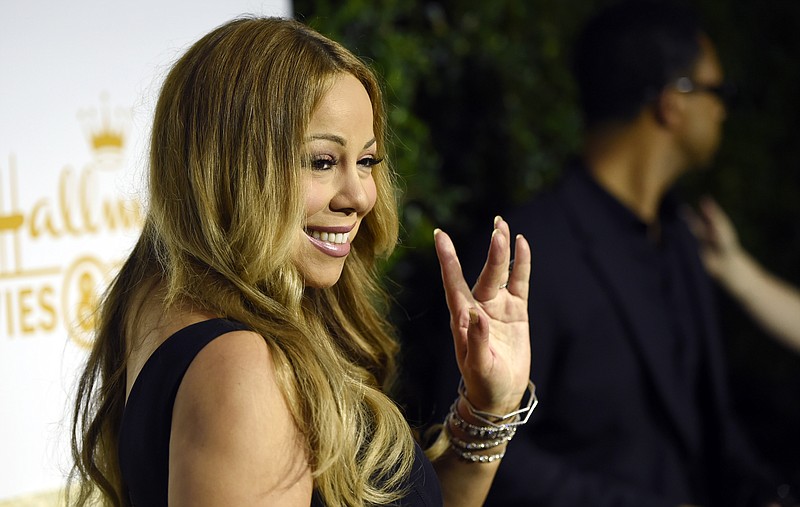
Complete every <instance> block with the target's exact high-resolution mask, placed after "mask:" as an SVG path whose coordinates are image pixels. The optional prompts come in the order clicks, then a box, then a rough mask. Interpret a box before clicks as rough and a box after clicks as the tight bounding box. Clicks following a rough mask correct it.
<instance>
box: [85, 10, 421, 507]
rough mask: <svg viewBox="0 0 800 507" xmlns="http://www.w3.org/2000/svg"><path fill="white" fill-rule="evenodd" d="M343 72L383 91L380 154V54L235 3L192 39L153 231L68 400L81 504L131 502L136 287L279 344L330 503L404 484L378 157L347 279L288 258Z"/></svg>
mask: <svg viewBox="0 0 800 507" xmlns="http://www.w3.org/2000/svg"><path fill="white" fill-rule="evenodd" d="M342 74H351V75H353V76H355V77H356V78H357V79H359V81H360V82H361V83H362V84H363V85H364V87H365V89H366V90H367V93H368V94H369V97H370V98H371V100H372V107H373V114H374V126H373V127H374V132H375V137H376V140H377V146H378V150H379V153H378V155H379V156H383V155H384V151H385V141H386V115H385V109H384V105H383V97H382V94H381V90H380V87H379V85H378V83H377V81H376V78H375V76H374V75H373V73H372V72H371V71H370V70H369V68H368V67H367V66H366V65H365V64H364V63H363V62H361V61H360V60H359V59H358V58H356V57H355V56H354V55H353V54H351V53H350V52H349V51H347V50H346V49H345V48H343V47H342V46H341V45H339V44H337V43H336V42H334V41H331V40H329V39H327V38H325V37H323V36H322V35H320V34H318V33H317V32H315V31H313V30H311V29H309V28H308V27H306V26H304V25H302V24H300V23H298V22H295V21H292V20H287V19H280V18H240V19H236V20H233V21H231V22H229V23H227V24H225V25H222V26H220V27H219V28H217V29H215V30H214V31H212V32H211V33H209V34H208V35H206V36H205V37H203V38H202V39H201V40H199V41H198V42H197V43H195V44H194V45H193V46H192V47H191V48H190V49H189V50H188V51H187V52H186V53H185V54H184V55H183V56H182V57H181V58H180V59H179V60H178V61H177V63H176V64H175V65H174V67H173V68H172V70H171V71H170V73H169V74H168V76H167V78H166V80H165V82H164V85H163V88H162V91H161V94H160V97H159V100H158V104H157V106H156V112H155V119H154V124H153V132H152V139H151V152H150V175H149V183H150V185H149V191H150V194H149V209H148V215H147V219H146V221H145V225H144V228H143V231H142V234H141V236H140V238H139V240H138V242H137V244H136V246H135V247H134V249H133V251H132V253H131V255H130V257H129V258H128V259H127V261H126V262H125V264H124V265H123V267H122V269H121V270H120V272H119V274H118V275H117V277H116V278H115V280H114V282H113V283H112V285H111V286H110V288H109V290H108V291H107V293H106V295H105V297H104V300H103V303H102V305H101V307H100V309H99V319H98V320H99V324H98V329H97V334H96V338H95V342H94V347H93V349H92V351H91V354H90V356H89V358H88V360H87V364H86V367H85V370H84V371H83V374H82V376H81V377H80V379H79V386H78V393H77V399H76V404H75V411H74V414H73V431H72V448H73V456H74V459H75V463H76V465H75V468H74V470H73V481H72V483H73V485H74V486H73V488H72V491H71V497H72V498H71V500H72V503H75V504H79V505H82V504H84V503H86V502H87V501H88V500H89V499H90V498H91V497H92V495H93V491H95V492H96V491H98V490H99V492H100V495H101V497H102V499H103V500H104V502H105V503H110V504H113V505H117V506H119V505H127V502H128V500H127V498H125V496H124V495H123V493H122V491H123V484H122V477H121V476H120V469H119V462H118V455H117V445H118V436H119V435H118V429H119V426H120V421H121V418H122V412H123V408H124V404H125V387H126V385H125V382H126V358H127V354H128V351H127V350H126V336H127V334H128V333H129V332H130V331H129V330H130V329H131V328H132V322H134V321H135V320H136V313H137V311H138V303H137V302H140V301H142V300H143V299H146V298H148V297H152V296H153V294H152V293H153V292H154V291H155V288H156V287H163V292H164V295H163V296H162V297H163V300H164V304H165V305H166V306H167V307H169V305H175V304H183V303H187V302H188V303H190V304H191V305H192V306H193V307H195V308H198V309H201V310H203V311H206V312H208V313H211V314H214V315H218V316H221V317H225V318H229V319H233V320H237V321H240V322H243V323H245V324H246V325H248V326H249V327H250V328H251V329H253V330H255V331H257V332H258V333H260V334H261V335H262V336H263V337H264V339H265V340H266V343H267V345H268V346H269V347H270V349H271V351H272V356H273V358H274V367H275V369H276V372H277V378H278V379H279V382H280V387H281V389H282V392H283V395H284V396H285V398H286V400H287V403H288V406H289V408H290V411H291V413H292V416H293V418H294V422H295V424H296V425H297V427H298V428H299V431H300V433H301V434H302V435H303V437H304V439H305V444H306V446H307V454H308V456H309V460H310V466H311V468H312V470H313V474H314V479H315V480H314V485H315V488H316V489H317V490H318V492H319V493H320V494H321V496H322V497H323V499H324V500H325V502H326V503H327V504H328V505H330V506H345V505H347V506H360V505H371V504H385V503H389V502H391V501H393V500H396V499H397V498H398V497H399V495H400V494H402V491H400V490H399V488H400V486H401V483H402V481H403V479H404V478H405V477H406V476H408V474H409V473H410V469H411V465H412V463H413V454H414V450H413V445H414V444H413V440H412V437H411V433H410V429H409V427H408V425H407V424H406V422H405V420H404V419H403V416H402V414H401V413H400V411H399V410H398V409H397V407H396V406H395V405H394V403H393V402H392V401H391V400H390V399H389V398H388V397H387V396H386V395H385V394H384V392H385V390H386V388H387V387H388V384H389V383H390V382H391V380H392V377H393V373H394V369H395V362H394V357H395V354H396V352H397V348H398V346H397V342H396V341H395V339H394V337H393V335H392V332H391V329H390V327H389V325H388V324H387V322H386V319H385V318H384V317H383V315H385V307H386V305H387V297H386V294H385V292H384V291H383V289H382V288H381V286H380V284H379V283H378V281H377V275H378V273H377V266H376V263H377V262H378V261H379V259H380V258H381V257H384V256H387V255H388V254H389V253H391V251H392V249H393V248H394V246H395V243H396V241H397V232H398V217H397V203H396V196H395V185H394V181H393V173H392V172H391V170H390V168H389V166H388V164H387V163H386V162H383V163H381V164H380V165H379V166H377V167H376V168H375V169H374V170H373V175H374V178H375V182H376V186H377V190H378V198H377V202H376V204H375V207H374V208H373V210H372V212H371V213H369V214H368V215H367V216H366V217H365V218H364V221H363V223H362V226H361V229H360V230H359V234H358V236H357V237H356V238H355V240H354V242H353V244H352V249H351V252H350V256H349V258H348V259H347V261H346V263H345V265H344V270H343V273H342V275H341V278H340V280H339V281H338V283H337V284H336V285H334V286H333V287H331V288H328V289H312V288H306V287H305V286H304V283H303V279H302V277H301V276H300V274H299V272H298V271H297V269H296V268H295V266H294V265H293V264H292V262H291V260H290V254H291V245H292V242H293V240H294V238H295V237H296V235H297V231H298V229H299V228H301V227H303V225H304V220H305V216H304V208H303V196H302V194H301V185H300V178H301V176H302V175H301V171H303V170H306V169H303V159H304V153H303V140H304V137H305V134H306V128H307V125H308V123H309V120H310V116H311V113H312V112H313V111H314V109H315V107H316V105H317V104H318V103H319V101H320V100H321V98H322V96H323V95H324V94H325V92H326V91H327V90H328V89H329V87H330V85H331V83H332V81H333V79H334V78H335V77H337V76H340V75H342Z"/></svg>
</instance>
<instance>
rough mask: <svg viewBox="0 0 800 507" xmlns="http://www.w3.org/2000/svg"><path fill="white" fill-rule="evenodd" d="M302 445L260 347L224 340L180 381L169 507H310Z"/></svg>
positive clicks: (256, 341)
mask: <svg viewBox="0 0 800 507" xmlns="http://www.w3.org/2000/svg"><path fill="white" fill-rule="evenodd" d="M305 449H306V446H305V445H304V443H303V439H302V436H301V434H300V433H299V431H298V429H297V427H296V425H295V423H294V419H293V418H292V415H291V412H290V410H289V406H288V405H287V403H286V400H285V398H284V395H283V391H282V389H281V387H280V386H279V384H278V381H277V378H276V376H275V369H274V366H273V362H272V355H271V353H270V349H269V347H268V346H267V344H266V342H265V340H264V339H263V338H262V337H261V336H260V335H259V334H257V333H255V332H252V331H232V332H229V333H225V334H223V335H221V336H219V337H218V338H216V339H214V340H213V341H212V342H211V343H209V344H208V345H206V346H205V347H204V348H203V349H202V350H201V351H200V353H198V355H197V356H196V357H195V359H194V361H193V362H192V364H191V365H190V366H189V369H188V370H187V372H186V375H185V376H184V378H183V382H182V383H181V386H180V388H179V389H178V394H177V397H176V400H175V406H174V412H173V420H172V430H171V439H170V473H169V475H170V505H173V501H174V502H175V504H176V505H183V504H187V505H188V504H191V505H262V503H263V505H269V504H280V505H295V504H296V505H306V506H307V505H309V503H310V499H311V490H312V479H311V472H310V469H309V467H308V459H307V456H306V451H305Z"/></svg>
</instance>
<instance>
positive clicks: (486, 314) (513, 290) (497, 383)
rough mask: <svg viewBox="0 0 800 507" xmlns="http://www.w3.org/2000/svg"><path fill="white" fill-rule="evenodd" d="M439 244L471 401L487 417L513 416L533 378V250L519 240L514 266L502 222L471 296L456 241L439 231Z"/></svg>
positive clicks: (496, 227)
mask: <svg viewBox="0 0 800 507" xmlns="http://www.w3.org/2000/svg"><path fill="white" fill-rule="evenodd" d="M434 242H435V244H436V254H437V255H438V256H439V265H440V267H441V270H442V281H443V283H444V290H445V296H446V298H447V306H448V308H449V310H450V329H451V331H452V333H453V341H454V344H455V353H456V360H457V362H458V367H459V369H460V370H461V375H462V376H463V378H464V384H465V386H466V390H467V395H468V397H469V400H470V402H471V403H472V404H473V405H474V406H475V407H476V408H478V409H480V410H482V411H487V412H494V413H507V412H511V411H513V410H515V409H516V408H517V407H518V406H519V403H520V400H521V399H522V395H523V394H524V392H525V390H526V388H527V387H528V379H529V377H530V362H531V354H530V328H529V326H528V283H529V279H530V273H531V251H530V246H529V245H528V242H527V241H526V240H525V238H523V237H522V236H521V235H518V236H517V237H516V238H515V240H514V255H515V257H514V261H513V263H512V262H511V233H510V231H509V227H508V224H507V223H506V222H505V221H504V220H503V219H502V218H500V217H496V218H495V221H494V230H493V231H492V236H491V240H490V243H489V254H488V256H487V258H486V263H485V264H484V266H483V269H482V270H481V273H480V275H479V276H478V281H477V282H476V283H475V286H474V287H473V288H472V290H470V288H469V286H468V285H467V282H466V281H465V280H464V275H463V273H462V271H461V263H460V262H459V260H458V255H457V254H456V251H455V247H454V246H453V242H452V240H451V239H450V237H449V236H448V235H447V234H445V233H444V232H442V231H441V230H439V229H437V230H436V231H435V232H434Z"/></svg>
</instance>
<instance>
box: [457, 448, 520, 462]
mask: <svg viewBox="0 0 800 507" xmlns="http://www.w3.org/2000/svg"><path fill="white" fill-rule="evenodd" d="M450 449H452V450H453V451H454V452H455V453H456V454H458V457H459V458H461V459H463V460H466V461H470V462H472V463H491V462H492V461H497V460H499V459H503V456H505V455H506V453H505V452H499V453H497V454H474V453H471V452H469V451H462V450H461V449H459V448H457V447H454V446H453V445H452V444H451V445H450Z"/></svg>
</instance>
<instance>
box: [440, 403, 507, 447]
mask: <svg viewBox="0 0 800 507" xmlns="http://www.w3.org/2000/svg"><path fill="white" fill-rule="evenodd" d="M457 407H458V399H456V401H454V402H453V405H452V406H451V407H450V412H449V413H448V414H447V417H446V418H445V425H448V424H452V425H453V427H455V428H458V429H460V430H462V431H464V432H465V433H467V434H468V435H470V436H473V437H477V438H479V439H481V440H493V439H498V438H505V437H507V436H508V435H510V434H512V433H513V432H514V431H516V427H515V426H516V424H515V422H513V421H512V423H508V424H503V425H497V424H492V425H491V426H475V425H474V424H470V423H469V422H467V421H466V420H464V418H463V417H461V415H459V413H458V408H457Z"/></svg>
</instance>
